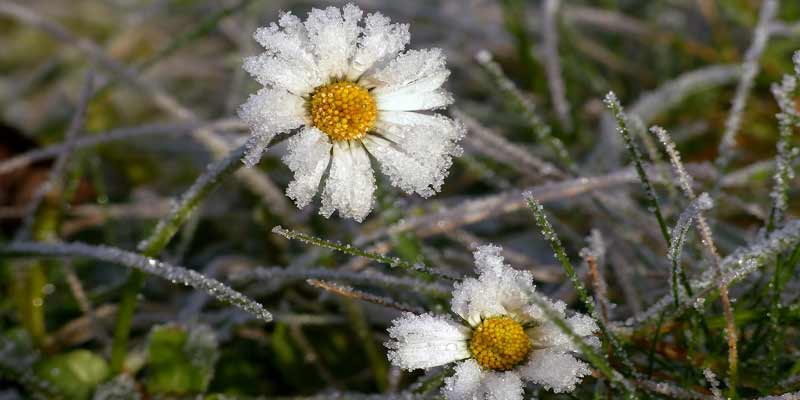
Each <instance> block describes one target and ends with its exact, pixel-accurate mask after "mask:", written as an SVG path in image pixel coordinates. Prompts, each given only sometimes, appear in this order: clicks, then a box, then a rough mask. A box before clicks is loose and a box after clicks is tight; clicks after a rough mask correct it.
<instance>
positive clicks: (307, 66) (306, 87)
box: [244, 13, 324, 96]
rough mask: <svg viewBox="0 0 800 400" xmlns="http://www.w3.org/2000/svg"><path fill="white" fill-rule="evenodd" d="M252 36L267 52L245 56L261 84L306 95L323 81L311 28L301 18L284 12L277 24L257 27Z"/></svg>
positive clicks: (248, 67) (246, 67)
mask: <svg viewBox="0 0 800 400" xmlns="http://www.w3.org/2000/svg"><path fill="white" fill-rule="evenodd" d="M253 37H254V38H255V39H256V40H257V41H258V42H259V43H260V44H261V45H262V46H264V48H265V49H267V52H266V53H263V54H261V55H259V56H256V57H247V58H245V61H244V69H245V71H247V72H249V73H250V74H251V75H253V76H254V77H255V78H256V80H258V82H259V83H261V84H262V85H265V86H277V87H281V88H284V89H286V90H288V91H290V92H292V93H294V94H296V95H298V96H303V95H306V94H308V93H309V92H311V91H312V90H313V89H314V88H315V87H316V86H319V85H321V84H322V83H323V82H324V81H323V77H322V76H320V73H319V71H318V70H317V65H316V62H315V60H314V55H313V54H312V52H311V44H310V43H309V40H308V32H307V31H306V28H305V26H304V25H303V23H302V22H301V21H300V19H299V18H297V17H295V16H294V15H292V14H290V13H285V14H283V15H281V17H280V20H279V21H278V24H274V23H273V24H271V25H270V26H268V27H262V28H258V29H257V30H256V33H255V35H253Z"/></svg>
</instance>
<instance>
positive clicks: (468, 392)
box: [442, 358, 485, 400]
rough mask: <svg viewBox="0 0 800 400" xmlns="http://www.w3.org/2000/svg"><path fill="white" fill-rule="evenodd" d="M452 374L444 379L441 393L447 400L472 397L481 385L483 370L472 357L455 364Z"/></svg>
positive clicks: (466, 399) (464, 399)
mask: <svg viewBox="0 0 800 400" xmlns="http://www.w3.org/2000/svg"><path fill="white" fill-rule="evenodd" d="M454 369H455V373H454V374H453V376H450V377H447V378H445V379H444V387H443V388H442V394H443V395H444V397H445V398H447V400H471V399H474V398H475V396H476V394H477V393H478V390H479V389H480V387H481V380H482V379H483V377H484V375H485V374H484V372H483V371H482V370H481V367H480V366H479V365H478V363H477V362H476V361H475V360H474V359H471V358H470V359H468V360H464V361H462V362H460V363H458V365H456V367H455V368H454Z"/></svg>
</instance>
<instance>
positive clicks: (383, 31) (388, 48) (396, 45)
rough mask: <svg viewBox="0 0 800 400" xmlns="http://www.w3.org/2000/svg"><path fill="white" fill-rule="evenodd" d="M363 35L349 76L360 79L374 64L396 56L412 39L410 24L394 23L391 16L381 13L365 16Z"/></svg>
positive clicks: (377, 64) (378, 64) (379, 63)
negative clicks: (387, 16)
mask: <svg viewBox="0 0 800 400" xmlns="http://www.w3.org/2000/svg"><path fill="white" fill-rule="evenodd" d="M364 25H365V26H364V30H363V35H362V36H361V37H360V38H359V40H358V48H357V49H356V53H355V56H354V57H353V61H352V63H351V65H350V72H349V73H348V74H347V78H348V79H351V80H358V78H360V77H361V75H362V74H363V73H364V72H366V71H368V70H370V68H372V67H373V66H380V65H381V64H382V63H383V62H384V61H386V60H387V59H388V58H389V57H394V56H395V55H397V53H398V52H400V51H401V50H403V49H404V48H405V47H406V45H407V44H408V42H409V40H411V35H410V34H409V32H408V24H392V23H391V20H390V19H389V18H386V17H384V16H383V15H381V14H380V13H374V14H369V15H367V17H366V18H364Z"/></svg>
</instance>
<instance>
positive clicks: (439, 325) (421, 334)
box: [386, 313, 470, 370]
mask: <svg viewBox="0 0 800 400" xmlns="http://www.w3.org/2000/svg"><path fill="white" fill-rule="evenodd" d="M388 331H389V336H390V337H391V338H392V339H394V340H393V341H390V342H387V343H386V346H387V347H388V348H389V349H390V350H389V360H390V361H391V362H392V363H393V364H394V365H397V366H398V367H400V368H403V369H405V370H414V369H424V368H431V367H436V366H439V365H444V364H447V363H451V362H453V361H457V360H463V359H465V358H468V357H469V356H470V354H469V350H467V342H466V341H467V340H468V339H469V329H467V328H466V327H464V326H462V325H461V324H458V323H456V322H454V321H452V320H450V319H449V318H446V317H440V316H434V315H430V314H422V315H414V314H411V313H405V314H403V316H402V317H400V318H397V319H395V320H394V321H392V326H391V327H389V329H388Z"/></svg>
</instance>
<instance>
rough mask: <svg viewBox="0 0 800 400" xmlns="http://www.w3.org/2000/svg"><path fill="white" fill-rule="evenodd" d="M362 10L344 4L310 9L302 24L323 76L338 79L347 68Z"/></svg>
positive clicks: (354, 44)
mask: <svg viewBox="0 0 800 400" xmlns="http://www.w3.org/2000/svg"><path fill="white" fill-rule="evenodd" d="M362 14H363V12H362V11H361V9H359V8H358V7H356V6H354V5H352V4H348V5H346V6H344V8H343V9H341V10H340V9H339V8H337V7H328V8H326V9H324V10H320V9H316V8H315V9H312V10H311V12H310V13H308V19H306V22H305V26H306V30H307V31H308V38H309V40H310V41H311V43H312V45H313V51H314V54H315V55H316V60H317V68H318V69H319V71H320V72H321V73H322V75H323V76H324V77H327V78H342V77H345V76H346V75H347V73H348V71H349V69H350V59H351V57H352V56H353V53H354V52H355V49H356V45H357V40H358V36H359V34H360V33H361V28H360V27H359V26H358V22H359V21H360V20H361V16H362Z"/></svg>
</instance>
